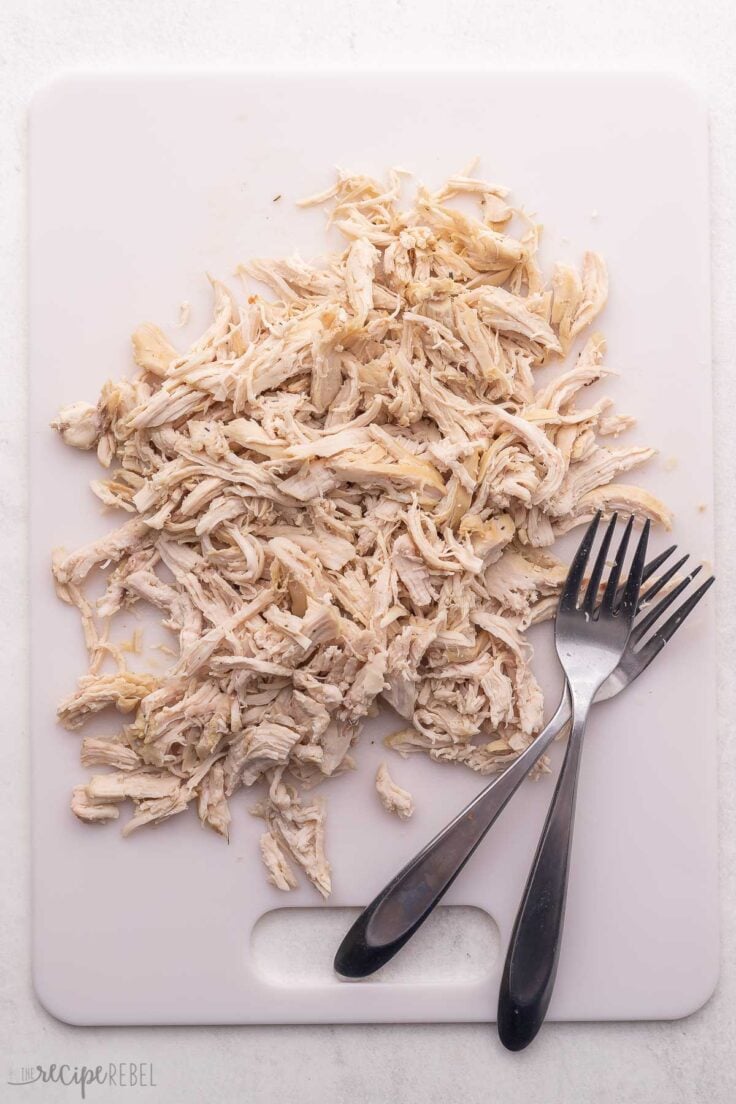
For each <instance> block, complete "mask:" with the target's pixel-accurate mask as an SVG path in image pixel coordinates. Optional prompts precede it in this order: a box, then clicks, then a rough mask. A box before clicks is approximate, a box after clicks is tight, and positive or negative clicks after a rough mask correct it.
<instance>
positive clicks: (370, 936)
mask: <svg viewBox="0 0 736 1104" xmlns="http://www.w3.org/2000/svg"><path fill="white" fill-rule="evenodd" d="M569 717H570V709H569V705H568V698H567V692H565V694H564V695H563V697H562V700H561V702H560V704H559V706H558V708H557V710H556V712H555V714H554V716H553V717H552V719H551V720H550V722H549V724H548V725H547V726H546V728H545V729H544V730H543V731H542V732H540V734H539V735H538V736H537V737H536V739H535V740H534V741H533V743H531V744H530V745H529V747H528V748H526V750H525V751H523V752H522V754H521V755H520V756H519V757H518V759H515V760H514V762H513V763H512V764H511V765H510V766H509V767H507V768H506V770H505V771H504V772H503V774H500V775H498V777H496V778H495V779H494V780H493V781H492V782H491V783H490V785H488V786H486V788H485V789H484V790H482V791H481V792H480V793H479V794H478V796H477V797H475V798H473V800H472V801H471V802H470V804H469V805H467V806H466V807H465V808H464V809H463V811H462V812H461V813H459V814H458V816H456V817H455V819H454V820H452V821H451V822H450V823H449V824H448V825H447V827H446V828H443V829H442V831H441V832H440V833H439V834H438V835H436V836H435V837H434V839H433V840H431V841H430V842H429V843H428V844H427V846H426V847H424V848H423V850H421V851H420V852H419V853H418V854H417V855H415V856H414V858H413V859H411V861H410V862H408V863H407V865H406V866H405V867H404V868H403V869H402V870H400V871H399V873H398V874H397V875H396V877H395V878H393V880H392V881H391V882H389V884H388V885H387V886H386V887H385V888H384V889H383V890H382V891H381V892H380V893H379V894H378V896H377V897H375V898H374V900H373V901H371V903H370V904H369V905H368V906H367V907H366V908H365V909H364V910H363V912H362V913H361V914H360V916H359V917H358V918H357V920H356V921H355V923H354V924H353V926H352V927H351V928H350V930H349V932H348V933H347V935H346V936H345V938H344V939H343V941H342V943H341V944H340V947H339V949H338V951H337V954H336V956H335V970H336V971H337V973H338V974H340V975H341V976H342V977H348V978H360V977H367V976H368V975H369V974H372V973H374V972H375V971H376V970H378V969H379V968H380V967H381V966H383V965H385V963H386V962H388V961H389V959H391V958H393V956H394V955H395V954H396V952H397V951H399V950H400V949H401V948H402V947H403V946H404V944H405V943H406V942H407V941H408V940H409V939H411V937H412V935H413V934H414V932H415V931H416V930H417V928H419V927H420V926H421V925H422V924H423V923H424V921H425V920H426V919H427V917H428V916H429V914H430V912H432V910H433V909H434V907H435V905H436V904H437V902H438V901H439V900H440V899H441V898H442V897H443V895H444V894H445V893H446V892H447V890H448V889H449V888H450V886H451V885H452V883H453V882H454V880H455V878H456V877H457V876H458V874H459V873H460V871H461V870H462V868H463V867H464V866H465V863H466V862H467V861H468V859H469V858H470V856H471V855H472V854H473V852H474V851H475V849H476V847H477V846H478V844H479V843H480V841H481V840H482V839H483V837H484V836H485V834H486V832H487V831H488V829H489V828H490V827H491V825H492V824H493V822H494V821H495V819H496V818H497V817H498V815H499V814H500V813H501V811H502V809H503V808H504V806H505V805H506V803H507V801H508V800H509V798H510V797H511V796H512V794H514V793H515V791H516V790H517V789H518V788H519V786H520V785H521V783H522V782H523V781H524V779H525V778H526V776H527V774H528V773H529V771H530V769H531V768H532V767H533V766H534V764H535V763H536V761H537V760H538V759H539V758H540V756H541V755H542V754H543V753H544V751H545V750H546V749H547V748H548V747H549V745H550V744H551V743H552V741H553V740H554V739H555V737H556V736H558V735H559V733H560V732H561V731H562V729H563V728H564V727H565V725H566V724H567V721H568V720H569Z"/></svg>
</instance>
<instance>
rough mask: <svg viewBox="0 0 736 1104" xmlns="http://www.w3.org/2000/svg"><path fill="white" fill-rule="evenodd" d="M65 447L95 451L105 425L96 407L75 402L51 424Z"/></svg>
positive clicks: (64, 408) (62, 411)
mask: <svg viewBox="0 0 736 1104" xmlns="http://www.w3.org/2000/svg"><path fill="white" fill-rule="evenodd" d="M51 428H52V429H55V430H57V431H58V433H59V435H60V437H61V439H62V441H63V442H64V444H65V445H71V447H72V448H78V449H93V448H96V447H97V443H98V441H99V439H100V437H101V436H102V432H103V423H102V418H101V417H100V412H99V410H98V409H97V407H96V406H91V405H90V404H89V403H86V402H75V403H71V404H70V405H69V406H64V407H62V408H61V410H60V411H59V414H58V416H57V417H56V418H54V420H53V422H52V423H51Z"/></svg>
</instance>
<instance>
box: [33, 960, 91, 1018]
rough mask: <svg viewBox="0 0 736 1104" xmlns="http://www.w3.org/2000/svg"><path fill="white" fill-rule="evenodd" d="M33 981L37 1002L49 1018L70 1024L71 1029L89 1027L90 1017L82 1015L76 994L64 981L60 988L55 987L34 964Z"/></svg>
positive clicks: (61, 981) (61, 982)
mask: <svg viewBox="0 0 736 1104" xmlns="http://www.w3.org/2000/svg"><path fill="white" fill-rule="evenodd" d="M66 980H68V979H66ZM32 981H33V992H34V994H35V997H36V1000H37V1001H38V1003H39V1004H40V1005H41V1007H42V1008H43V1010H44V1012H48V1014H49V1016H53V1018H54V1019H55V1020H58V1021H59V1022H60V1023H63V1024H69V1026H70V1027H88V1026H89V1023H90V1021H89V1019H88V1017H86V1016H84V1015H80V1011H79V1008H78V1006H77V1003H76V999H75V998H76V993H74V992H70V991H69V987H68V985H67V984H66V983H65V981H64V980H60V984H59V986H58V988H57V987H55V985H54V982H53V980H52V979H51V978H50V977H47V976H46V975H44V973H43V971H42V969H41V968H40V967H39V965H38V964H37V963H34V965H33V974H32Z"/></svg>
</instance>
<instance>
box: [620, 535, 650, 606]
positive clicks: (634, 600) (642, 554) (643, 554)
mask: <svg viewBox="0 0 736 1104" xmlns="http://www.w3.org/2000/svg"><path fill="white" fill-rule="evenodd" d="M633 522H634V518H633V515H632V517H631V519H630V524H632V525H633ZM651 527H652V523H651V522H650V520H649V518H647V520H646V521H645V522H644V528H643V529H642V531H641V535H640V537H639V542H638V544H637V546H636V552H634V558H633V559H632V561H631V567H630V568H629V574H628V578H627V579H626V586H625V588H624V594H623V598H622V599H621V604H620V605H619V607H618V608H619V610H620V611H621V613H624V614H628V615H630V616H631V619H632V621H633V618H634V614H635V613H636V607H637V605H638V603H639V591H640V590H641V577H642V574H643V572H644V564H645V563H646V560H647V541H648V540H649V530H650V529H651ZM622 558H623V557H622Z"/></svg>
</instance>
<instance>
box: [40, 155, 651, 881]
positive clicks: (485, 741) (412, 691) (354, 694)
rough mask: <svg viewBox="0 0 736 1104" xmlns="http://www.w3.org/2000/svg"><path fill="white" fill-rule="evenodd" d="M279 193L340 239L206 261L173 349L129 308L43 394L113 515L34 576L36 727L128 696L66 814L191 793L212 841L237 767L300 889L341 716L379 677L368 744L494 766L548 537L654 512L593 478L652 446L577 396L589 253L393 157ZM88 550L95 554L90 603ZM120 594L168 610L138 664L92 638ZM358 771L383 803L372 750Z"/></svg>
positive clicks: (486, 192) (224, 831)
mask: <svg viewBox="0 0 736 1104" xmlns="http://www.w3.org/2000/svg"><path fill="white" fill-rule="evenodd" d="M457 197H464V198H463V199H462V201H461V202H460V206H458V204H457ZM468 198H469V199H470V200H471V201H477V209H475V213H474V214H473V215H471V214H469V213H467V210H468V206H469V205H468ZM453 200H455V201H456V202H455V203H454V205H453ZM306 202H308V203H318V204H327V205H329V209H330V222H331V224H332V225H333V226H335V227H337V229H338V230H339V231H340V232H341V234H342V235H343V237H344V239H345V241H346V245H345V248H344V249H343V251H342V252H340V253H335V254H332V255H329V256H327V257H326V258H325V259H324V260H323V261H322V262H320V263H318V264H315V265H311V264H307V263H305V262H304V261H302V260H300V259H298V258H293V259H290V260H257V261H252V262H251V263H250V264H247V265H244V266H243V267H242V269H241V270H239V271H240V272H241V274H242V275H244V276H245V277H247V278H250V279H251V280H252V279H256V280H257V281H258V282H259V283H260V284H261V285H266V286H267V287H268V288H269V289H270V292H271V293H272V294H273V297H272V298H269V297H262V296H261V295H255V294H248V291H247V290H246V293H245V295H244V296H243V298H242V299H241V298H237V297H236V296H235V295H234V294H233V293H232V292H231V291H230V290H229V289H228V288H227V287H226V286H225V285H224V284H222V283H219V282H217V281H214V284H213V286H214V297H215V303H214V318H213V321H212V324H211V325H210V326H209V328H208V329H207V330H206V331H205V332H204V333H203V334H202V336H201V338H200V339H199V340H198V341H196V342H195V344H194V345H192V347H191V348H190V349H189V350H188V351H187V352H184V353H182V352H180V351H179V350H177V349H175V348H174V347H173V346H172V345H171V344H170V342H169V340H168V339H167V337H166V336H164V334H163V333H162V331H161V330H160V329H158V328H157V327H156V326H154V325H151V324H146V325H143V326H141V328H140V329H139V330H138V331H137V332H136V333H135V334H134V335H133V356H134V359H135V362H136V364H137V366H138V371H137V374H136V375H135V376H133V378H131V379H123V380H120V381H117V382H114V383H110V382H109V383H107V384H105V386H104V387H103V389H102V392H101V395H100V397H99V400H98V402H97V404H96V405H95V406H92V405H89V404H87V403H75V404H74V405H72V406H69V407H67V408H65V409H64V410H62V411H61V413H60V415H59V417H58V419H57V420H56V422H55V423H54V426H55V428H56V429H58V431H59V433H60V434H61V436H62V438H63V440H64V441H65V442H66V443H67V444H70V445H73V446H75V447H77V448H81V449H96V450H97V455H98V457H99V460H100V462H101V464H102V465H103V466H104V467H105V468H107V469H109V475H108V477H107V478H105V479H102V480H100V481H99V482H95V483H94V484H93V490H94V492H95V493H96V494H97V495H98V497H99V498H100V499H101V500H102V501H103V502H104V503H106V504H107V505H108V506H110V507H113V508H115V509H119V510H122V511H125V512H126V513H127V514H128V515H129V518H128V520H127V521H126V522H125V523H124V524H122V525H121V526H120V527H119V528H118V529H116V530H115V531H114V532H111V533H109V534H108V535H107V536H105V537H103V538H102V539H101V540H98V541H95V542H94V543H93V544H91V545H88V546H86V547H83V548H81V549H80V550H79V551H76V552H73V553H72V554H71V555H68V554H64V553H62V552H57V553H56V554H55V557H54V567H53V570H54V575H55V579H56V583H57V587H58V592H59V594H60V596H61V597H62V598H63V599H64V600H65V601H67V602H70V603H72V604H74V605H76V606H78V607H79V609H80V611H81V615H82V621H83V626H84V632H85V638H86V643H87V647H88V650H89V655H90V671H89V673H88V674H87V675H86V676H85V677H83V678H81V679H80V681H79V685H78V687H77V689H76V690H75V691H74V693H73V694H71V695H70V696H69V697H68V698H67V699H66V700H65V701H63V702H62V704H61V705H60V707H59V711H58V715H59V718H60V720H61V722H62V724H63V725H65V726H66V727H67V728H70V729H76V728H79V727H80V726H82V725H83V724H84V723H85V722H86V721H88V720H89V719H90V717H91V716H92V715H93V714H95V713H98V712H99V711H101V710H104V709H106V708H107V707H109V706H115V707H117V709H118V710H119V711H120V713H122V714H127V715H128V723H126V724H124V726H123V727H122V729H121V731H120V732H119V733H118V734H117V735H115V736H113V737H111V736H108V735H105V736H99V735H98V736H87V737H86V738H85V739H84V740H83V743H82V753H81V758H82V763H83V765H84V766H85V767H91V768H96V767H106V768H112V770H107V771H104V772H101V773H97V774H94V775H93V777H91V778H90V779H89V780H88V781H87V782H86V783H85V784H84V785H81V786H79V787H77V789H76V790H75V792H74V795H73V801H72V808H73V810H74V812H75V813H76V815H77V816H78V817H80V818H81V819H82V820H85V821H108V820H112V819H115V818H117V816H118V813H119V807H120V803H121V802H123V801H125V800H126V799H130V800H132V802H133V805H134V814H133V816H132V817H131V818H130V819H129V820H128V821H127V824H126V825H125V827H124V829H123V831H124V833H125V834H127V833H129V832H132V831H133V830H134V829H136V828H139V827H140V826H142V825H144V824H151V823H155V822H158V821H162V820H164V819H165V818H167V817H170V816H172V815H173V814H175V813H179V812H181V811H183V810H184V809H186V808H187V806H188V805H189V804H190V802H194V803H195V804H196V807H197V811H198V813H199V816H200V818H201V820H202V822H203V823H204V824H207V825H209V826H210V827H212V828H214V829H215V831H216V832H219V833H220V834H221V835H223V836H225V837H227V835H228V826H229V823H230V809H229V801H230V798H231V797H232V796H233V794H234V793H235V791H236V790H238V789H240V788H241V787H244V786H245V787H251V786H253V785H254V784H255V783H264V784H265V785H264V786H263V796H262V800H261V801H260V803H259V804H258V805H257V806H256V808H255V809H254V810H252V811H254V812H256V814H257V815H259V816H261V817H262V818H263V819H264V820H265V823H266V832H265V834H264V835H263V836H262V839H261V852H262V856H263V860H264V862H265V865H266V867H267V870H268V876H269V879H270V880H271V881H272V883H273V884H275V885H276V886H278V887H279V888H281V889H289V888H290V887H292V886H294V885H296V878H295V873H294V864H296V865H297V866H299V867H301V868H302V869H303V871H304V872H305V874H306V875H307V877H308V878H309V879H310V880H311V881H312V882H313V883H314V885H315V886H316V887H317V889H318V890H319V891H320V892H321V893H322V894H324V895H325V896H326V895H327V894H328V893H329V892H330V867H329V863H328V861H327V859H326V857H325V849H324V804H323V799H322V798H321V797H318V796H314V794H313V793H312V790H313V789H314V787H315V786H317V785H318V784H319V783H320V782H322V781H323V780H324V779H325V778H329V777H331V776H333V775H335V774H338V773H340V772H342V771H345V770H346V769H348V768H350V767H352V766H353V765H354V764H353V760H352V758H351V756H350V748H351V746H352V745H353V744H354V743H355V741H356V739H357V737H358V734H359V732H360V730H361V726H362V725H363V722H364V720H365V718H366V717H368V716H372V715H374V714H375V713H376V711H377V709H378V707H379V704H380V702H381V701H383V702H385V703H388V704H389V705H390V706H392V707H393V709H394V710H395V711H396V713H397V714H399V715H400V717H402V718H403V719H404V720H405V727H404V728H402V729H401V730H400V731H397V732H396V733H395V734H394V735H392V736H390V737H389V738H388V739H387V740H386V743H387V745H388V746H389V747H391V748H393V749H395V750H396V751H397V752H399V753H400V754H401V755H404V756H406V755H408V754H409V753H411V752H420V751H421V752H426V753H428V754H429V755H430V756H431V757H432V758H433V759H435V760H440V761H443V762H444V761H453V762H458V763H464V764H466V766H468V767H471V768H472V769H473V770H476V771H479V772H480V773H481V774H489V773H492V772H494V771H498V770H500V769H502V768H503V767H504V766H505V765H506V764H507V763H508V762H509V761H510V760H512V759H513V758H514V756H516V755H517V754H518V752H519V751H520V750H521V749H523V748H524V747H526V746H527V744H528V743H529V742H530V740H531V739H532V737H533V736H534V734H535V732H536V731H537V730H538V729H539V727H540V723H541V721H542V696H541V693H540V689H539V686H538V685H537V682H536V681H535V678H534V675H533V674H532V671H531V669H530V665H529V661H530V658H531V650H530V647H529V645H528V643H527V642H526V640H525V638H524V630H525V629H526V628H527V627H528V626H529V625H532V624H534V623H536V622H538V621H541V620H543V619H545V618H547V617H549V616H550V615H551V614H552V613H553V611H554V608H555V601H556V595H557V593H558V590H559V587H560V583H561V581H562V579H563V578H564V575H565V568H564V566H563V565H562V563H561V562H560V561H559V560H558V559H556V558H555V557H554V556H553V555H551V554H550V553H549V551H548V547H549V546H550V545H551V544H552V543H553V541H554V540H555V537H556V536H557V535H558V534H562V533H565V532H567V531H568V530H569V529H571V528H572V527H573V526H576V525H579V524H581V523H583V522H586V521H587V520H588V519H589V518H590V517H591V516H592V515H593V514H594V512H595V511H596V510H602V511H604V512H605V511H609V510H612V509H620V510H626V511H633V512H634V513H636V514H638V515H640V516H641V517H649V518H651V519H653V520H654V521H657V522H661V523H663V524H665V525H667V524H668V521H669V519H668V516H667V512H666V510H665V508H664V507H663V506H662V505H661V503H659V502H658V501H657V500H656V499H654V498H653V497H652V496H651V495H649V494H647V492H646V491H644V490H641V489H640V488H638V487H634V486H629V485H626V484H622V483H620V482H616V479H617V477H618V476H619V474H620V473H622V472H626V471H628V469H630V468H632V467H634V466H635V465H638V464H640V463H642V461H645V460H647V459H648V458H649V457H650V456H652V450H651V449H649V448H639V447H635V446H628V445H627V446H624V447H618V446H617V445H616V444H614V443H613V441H614V440H615V438H616V437H617V435H618V434H619V433H620V432H621V431H622V430H624V429H627V428H628V427H629V426H630V425H631V424H632V421H633V419H631V418H629V417H626V416H622V415H618V414H616V413H614V412H613V411H612V409H611V403H610V401H609V400H607V399H605V398H603V399H598V400H597V401H595V402H591V403H590V404H586V402H585V401H584V400H583V399H582V396H581V392H583V390H584V389H585V388H586V387H587V386H588V384H592V383H594V382H595V381H596V380H599V379H601V377H603V376H605V375H606V374H607V372H606V369H605V368H604V367H603V363H602V361H603V355H604V349H605V343H604V340H603V338H602V336H601V335H600V334H598V333H592V334H591V335H590V336H589V337H588V338H587V341H586V342H585V343H584V344H582V342H580V343H578V344H577V345H576V347H575V348H573V345H574V343H575V342H576V339H577V338H578V337H579V335H581V334H583V331H584V330H586V329H587V328H588V327H589V326H590V324H591V322H592V321H593V320H594V318H595V317H596V315H597V314H598V312H599V311H600V310H601V308H602V307H603V305H604V303H605V301H606V294H607V278H606V270H605V267H604V264H603V261H602V259H601V258H600V257H599V256H598V255H596V254H595V253H588V254H586V255H585V257H584V258H583V263H582V273H581V274H578V272H577V271H576V270H575V269H573V268H571V267H568V266H566V265H563V264H558V265H557V266H556V267H555V268H554V271H553V272H552V275H551V279H550V280H549V282H545V280H544V279H543V277H542V274H541V272H540V269H539V267H538V264H537V261H536V260H535V255H536V252H537V242H538V234H539V227H538V226H537V225H535V224H534V223H533V221H532V220H530V219H529V218H528V217H527V216H526V215H525V214H524V213H523V212H521V211H519V210H515V209H514V208H513V207H512V206H510V205H509V203H508V193H507V191H506V190H505V189H504V188H501V187H498V186H497V185H495V184H491V183H487V182H485V181H482V180H477V179H473V178H471V177H470V176H469V175H460V176H457V177H453V178H451V179H450V180H449V181H448V183H447V184H446V185H445V187H444V188H442V190H441V191H439V192H435V193H432V192H430V191H428V190H426V189H424V188H420V189H419V190H418V192H417V194H416V198H415V201H414V206H412V207H411V208H410V209H408V210H406V209H402V206H401V198H400V177H399V175H398V174H390V176H389V180H388V183H387V184H386V185H383V184H381V183H379V182H377V181H375V180H372V179H369V178H367V177H365V176H360V175H350V174H347V173H340V174H339V175H338V179H337V182H336V183H335V185H334V186H333V187H332V188H330V189H329V191H327V192H325V193H324V194H323V195H320V196H317V197H314V198H313V199H312V200H309V201H306ZM514 228H516V232H513V230H514ZM251 287H252V285H251ZM581 344H582V348H580V345H581ZM569 353H572V354H573V355H572V356H571V363H569V364H568V363H566V358H567V357H568V354H569ZM548 364H556V365H558V366H559V369H560V371H558V373H557V374H556V375H555V376H554V378H550V375H549V372H545V373H544V378H545V382H544V383H543V384H540V385H537V381H536V379H535V374H536V373H537V370H538V369H540V368H542V366H543V365H548ZM93 569H98V570H102V571H104V570H108V574H107V576H106V579H105V582H106V588H105V591H104V594H103V596H102V597H101V598H100V599H99V600H97V601H96V603H93V602H92V601H91V599H90V598H89V597H88V596H86V594H85V583H86V582H87V580H88V577H89V576H90V573H91V572H92V571H93ZM139 602H143V603H148V604H149V605H151V606H153V607H156V609H157V610H159V611H160V614H161V618H162V623H163V624H164V625H165V626H166V627H168V628H170V629H172V630H174V632H175V633H176V634H178V642H179V649H178V654H177V655H176V656H175V658H174V660H173V661H172V663H171V666H170V668H169V670H168V671H167V672H166V673H165V674H164V675H156V674H152V673H151V674H140V673H135V672H133V671H131V670H129V669H128V667H127V666H126V664H125V662H124V656H123V655H122V653H121V652H120V649H116V648H115V647H114V646H113V645H112V644H111V643H110V642H109V638H108V625H109V621H110V619H111V618H113V617H114V616H115V614H116V613H118V611H120V610H121V609H123V608H129V607H131V606H133V605H134V604H135V603H139ZM111 653H112V654H113V655H116V656H117V658H118V661H119V662H118V670H117V672H115V673H109V672H106V671H105V670H104V669H103V668H104V660H105V658H106V657H109V656H110V654H111ZM377 782H378V789H379V796H380V797H381V800H382V801H383V803H384V805H385V806H386V808H389V809H392V810H393V811H395V812H399V813H401V814H402V815H404V816H406V815H409V812H410V811H411V808H412V803H411V795H410V794H409V793H408V792H407V791H405V790H402V789H401V788H400V787H397V786H396V785H395V784H394V783H393V781H392V780H391V778H390V776H389V775H388V771H387V769H386V768H385V764H384V765H383V766H382V768H381V770H380V771H379V777H378V780H377Z"/></svg>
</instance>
